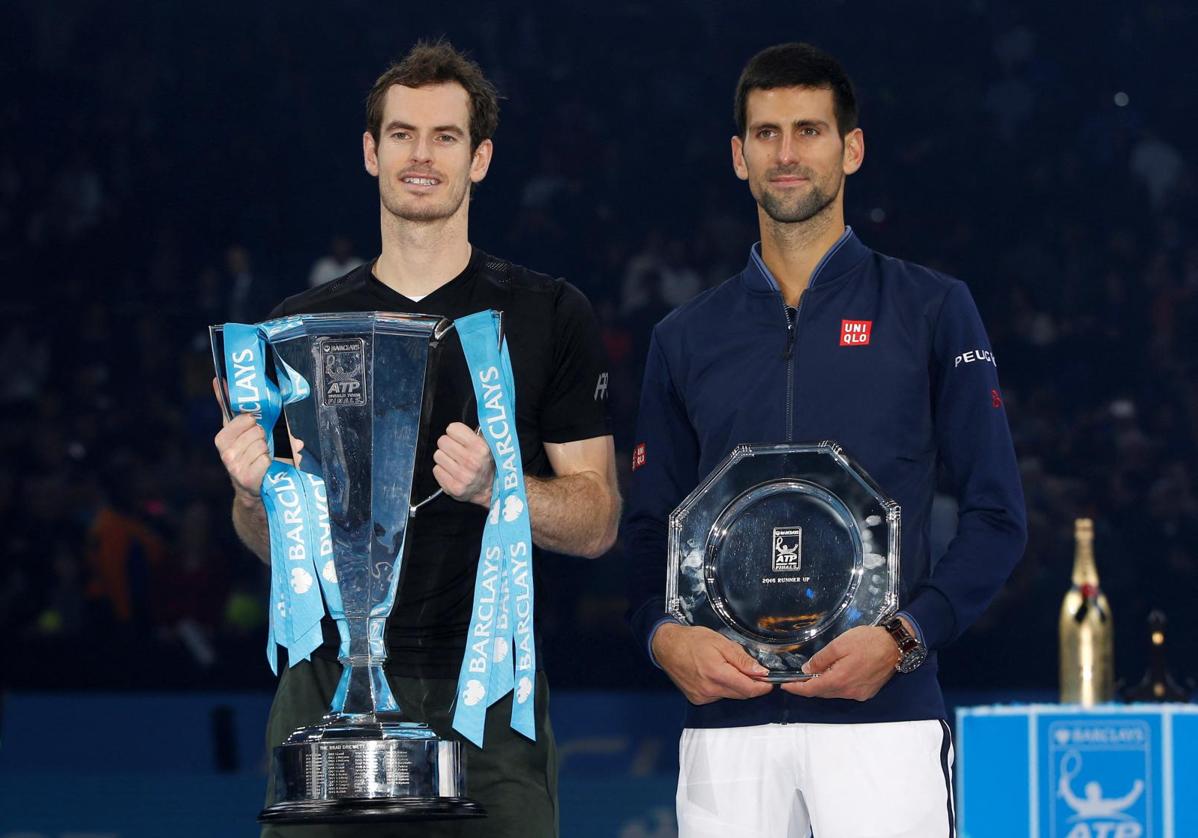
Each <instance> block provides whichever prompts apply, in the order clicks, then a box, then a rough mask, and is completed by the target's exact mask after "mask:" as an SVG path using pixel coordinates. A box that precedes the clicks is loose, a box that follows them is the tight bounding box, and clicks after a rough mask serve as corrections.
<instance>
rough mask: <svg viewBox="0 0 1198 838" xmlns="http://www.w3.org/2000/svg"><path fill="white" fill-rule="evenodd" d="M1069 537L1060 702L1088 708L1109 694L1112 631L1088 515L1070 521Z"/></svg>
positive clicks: (1112, 677)
mask: <svg viewBox="0 0 1198 838" xmlns="http://www.w3.org/2000/svg"><path fill="white" fill-rule="evenodd" d="M1074 539H1075V544H1074V552H1073V585H1072V586H1071V587H1070V588H1069V591H1068V592H1067V593H1066V594H1065V600H1064V602H1062V603H1061V619H1060V649H1061V701H1062V703H1065V704H1081V705H1083V706H1086V707H1091V706H1093V705H1095V704H1099V703H1101V702H1104V701H1110V700H1111V699H1112V698H1114V694H1115V674H1114V650H1113V647H1114V634H1113V630H1112V626H1111V608H1110V605H1109V604H1108V603H1107V599H1106V595H1105V594H1104V593H1103V592H1102V589H1101V588H1099V586H1098V568H1097V567H1096V566H1095V565H1094V524H1093V522H1091V521H1090V519H1089V518H1078V519H1077V520H1076V521H1075V522H1074Z"/></svg>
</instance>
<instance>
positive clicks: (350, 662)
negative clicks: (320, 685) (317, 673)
mask: <svg viewBox="0 0 1198 838" xmlns="http://www.w3.org/2000/svg"><path fill="white" fill-rule="evenodd" d="M386 623H387V618H386V617H368V616H366V617H363V616H347V617H346V618H345V619H344V620H339V621H338V628H339V629H340V630H341V653H340V655H338V659H339V660H340V661H341V665H342V666H343V667H344V670H343V671H342V673H341V682H340V683H339V684H338V685H337V692H336V694H334V696H333V703H332V706H331V707H330V708H329V709H330V711H331V713H332V715H334V716H373V715H375V714H377V713H399V712H401V711H400V708H399V703H398V702H397V701H396V700H395V695H394V694H393V693H392V692H391V685H390V684H388V683H387V674H386V672H385V671H384V669H383V664H384V663H386V660H387V646H386V643H385V642H384V629H385V628H386Z"/></svg>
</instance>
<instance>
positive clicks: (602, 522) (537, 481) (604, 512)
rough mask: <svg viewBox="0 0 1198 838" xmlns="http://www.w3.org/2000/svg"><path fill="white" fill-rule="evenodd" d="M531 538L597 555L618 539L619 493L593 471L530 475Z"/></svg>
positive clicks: (577, 552)
mask: <svg viewBox="0 0 1198 838" xmlns="http://www.w3.org/2000/svg"><path fill="white" fill-rule="evenodd" d="M525 482H526V483H527V487H528V511H529V519H530V521H531V523H532V540H533V543H534V544H536V545H537V546H538V547H541V548H544V549H546V550H552V551H553V552H555V553H566V554H568V555H571V556H583V557H585V558H588V559H595V558H598V557H599V556H602V555H603V554H604V553H606V552H607V551H608V550H609V549H611V546H612V544H614V543H615V541H616V530H617V528H618V525H619V520H620V495H619V491H618V490H617V489H616V487H615V485H614V484H613V485H608V484H607V482H606V481H605V480H604V479H603V478H602V477H601V476H600V475H599V474H598V473H597V472H591V471H585V472H580V473H577V474H568V475H565V476H562V477H551V478H548V479H542V478H538V477H527V478H526V481H525Z"/></svg>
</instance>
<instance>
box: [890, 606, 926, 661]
mask: <svg viewBox="0 0 1198 838" xmlns="http://www.w3.org/2000/svg"><path fill="white" fill-rule="evenodd" d="M882 628H884V629H886V631H888V632H890V636H891V637H893V638H894V642H895V643H897V644H898V647H899V661H898V663H896V664H895V665H894V668H895V669H897V670H898V671H899V672H914V671H915V670H917V669H919V665H920V664H921V663H923V662H924V660H925V659H926V658H927V656H928V647H927V646H924V645H923V643H921V642H920V640H919V638H918V637H916V636H915V635H913V634H912V633H911V632H909V631H907V627H906V626H905V625H903V621H902V620H900V619H899V618H898V617H891V618H890V619H889V620H886V621H885V622H884V623H882Z"/></svg>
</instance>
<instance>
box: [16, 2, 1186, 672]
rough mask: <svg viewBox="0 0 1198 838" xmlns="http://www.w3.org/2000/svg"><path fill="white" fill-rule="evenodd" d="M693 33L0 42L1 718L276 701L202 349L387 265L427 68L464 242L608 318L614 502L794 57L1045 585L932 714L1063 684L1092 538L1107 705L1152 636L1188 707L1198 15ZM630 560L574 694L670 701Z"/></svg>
mask: <svg viewBox="0 0 1198 838" xmlns="http://www.w3.org/2000/svg"><path fill="white" fill-rule="evenodd" d="M676 5H677V8H676V9H674V11H673V12H668V11H667V7H671V4H665V5H664V6H662V5H660V4H650V5H644V4H638V3H629V2H625V3H619V2H617V3H614V4H606V5H604V6H603V7H602V8H598V9H597V8H592V7H591V6H589V5H588V6H584V5H583V4H580V3H574V2H568V3H565V4H564V5H560V4H559V5H558V6H555V10H554V11H553V12H552V13H549V12H545V13H534V12H532V11H527V10H525V11H517V10H516V9H514V8H513V9H512V10H509V12H508V13H507V14H506V15H505V16H503V17H498V16H495V15H494V14H490V13H489V12H488V9H487V7H486V6H484V4H480V3H470V2H467V3H465V4H464V6H463V8H462V9H460V10H459V11H460V14H456V15H455V17H454V19H453V20H452V21H448V22H446V21H442V20H439V19H437V18H436V17H435V16H434V13H433V12H429V11H424V12H414V11H413V10H411V9H405V10H403V12H402V14H401V13H400V11H399V10H396V11H394V12H388V11H387V10H380V9H378V8H376V7H375V6H377V4H366V3H365V2H350V3H345V4H337V5H334V4H316V3H309V2H301V3H300V4H299V5H298V6H297V5H296V4H295V3H294V2H293V3H289V4H282V3H277V2H276V3H266V4H256V5H255V6H254V7H253V8H252V9H247V8H243V7H240V6H238V7H236V8H234V7H233V6H232V5H231V4H228V3H215V4H208V5H205V6H203V7H202V8H200V7H195V8H190V9H189V10H187V11H184V10H183V9H182V8H175V7H172V6H171V5H170V4H166V5H163V4H150V3H134V4H128V5H125V6H120V7H117V8H114V7H112V6H110V5H108V4H103V5H102V4H97V3H92V2H84V0H75V1H74V2H67V3H58V4H35V3H33V2H31V0H26V2H18V3H15V4H8V5H6V6H5V7H4V8H3V9H0V30H4V31H6V32H7V38H8V40H9V41H11V42H14V43H17V44H20V45H21V48H20V49H11V50H6V52H7V59H6V62H5V65H4V66H3V67H0V81H3V82H5V89H6V91H8V92H7V93H6V95H5V96H4V98H3V100H2V102H0V134H2V135H3V137H4V138H5V141H4V142H3V143H0V276H2V277H3V278H4V280H5V287H6V289H7V292H6V294H5V295H4V296H3V298H0V316H2V322H3V324H4V327H3V330H2V331H0V345H2V346H3V347H4V352H3V355H2V356H0V357H3V359H4V363H3V367H2V370H3V372H2V374H0V451H2V453H3V458H2V464H0V629H2V631H3V634H4V637H5V638H6V639H5V645H6V647H7V648H9V649H10V650H11V654H10V655H9V656H8V660H9V665H8V666H7V667H5V668H4V669H3V671H0V687H3V686H6V685H7V686H16V687H24V688H31V687H65V686H104V687H116V686H142V685H145V686H148V685H166V686H201V685H209V686H245V685H259V684H265V683H268V682H269V678H270V676H269V672H268V670H267V667H266V665H265V661H264V659H263V658H264V655H263V653H262V649H263V645H264V643H265V606H264V603H265V590H266V586H267V582H266V576H265V570H264V568H263V566H262V565H261V564H260V563H259V562H258V561H257V560H256V559H254V558H253V557H252V556H250V555H249V553H248V552H246V551H245V550H244V549H242V548H241V547H240V546H239V545H238V543H237V541H236V538H235V537H234V535H233V533H232V530H231V527H230V524H229V516H228V504H229V501H230V499H231V490H230V488H229V484H228V480H227V477H226V476H225V474H224V471H223V469H222V467H221V465H220V463H219V461H218V460H217V457H216V455H215V452H214V449H213V446H212V437H213V435H214V434H215V432H216V430H217V429H218V428H219V425H220V414H219V411H218V409H217V407H216V403H215V401H214V399H213V397H212V390H211V375H212V373H211V369H212V362H211V354H210V350H209V345H208V335H207V326H208V325H209V324H212V323H221V322H226V321H254V320H259V319H262V318H263V317H264V316H265V314H266V313H267V312H268V311H269V310H270V309H271V308H272V307H273V305H274V303H275V302H277V301H278V300H279V299H280V298H281V297H282V296H283V295H286V294H291V293H295V292H297V291H299V290H301V289H302V288H304V287H305V286H306V285H308V284H310V283H311V284H317V283H319V282H323V281H327V280H328V279H330V278H332V277H335V276H338V275H340V274H341V273H344V272H345V271H347V270H349V269H350V268H351V267H353V266H354V265H356V264H358V263H359V262H360V260H362V259H367V258H370V257H371V256H373V255H374V253H375V250H376V248H377V215H376V212H377V199H376V193H375V186H374V183H373V181H371V180H370V179H369V178H368V177H367V176H366V175H365V174H364V173H363V172H362V169H361V157H360V154H361V152H360V134H361V130H362V122H363V116H362V110H363V108H362V101H363V97H364V95H365V92H366V90H367V89H368V88H369V86H370V83H371V82H372V81H373V78H374V77H375V75H377V74H378V73H379V72H381V70H382V69H383V68H384V67H385V64H386V62H387V61H388V60H389V59H391V58H393V57H396V56H398V55H400V54H402V53H403V51H405V50H406V48H407V47H408V46H409V45H410V44H411V43H412V42H413V41H414V40H416V39H417V38H418V37H422V36H429V35H433V36H436V35H441V34H446V35H448V36H449V37H450V38H451V39H452V40H453V41H454V42H455V43H456V45H458V46H459V47H462V48H465V49H467V50H468V51H470V52H471V53H472V54H473V55H474V57H476V58H477V59H478V60H479V62H480V63H481V64H482V65H483V67H484V69H485V70H486V71H487V72H488V73H489V74H490V75H491V76H492V78H493V79H494V80H495V82H496V83H497V85H498V87H499V89H500V91H501V93H502V94H503V95H504V97H505V100H504V102H503V104H502V108H503V110H502V116H501V124H500V129H499V133H498V134H497V136H496V157H495V164H494V166H493V168H492V172H491V174H490V176H489V177H488V179H487V181H486V182H485V183H484V184H483V185H482V188H481V189H480V190H479V191H478V194H477V196H476V202H475V205H474V208H473V211H472V225H473V226H472V230H471V238H472V240H473V241H474V242H476V243H477V244H479V245H480V246H482V247H483V248H485V249H486V250H488V251H489V252H493V253H497V254H502V255H504V256H507V257H509V258H512V259H514V260H516V261H519V262H522V263H524V264H528V265H529V266H531V267H534V268H536V269H538V270H543V271H546V272H551V273H554V274H558V275H563V276H566V277H567V278H569V279H570V280H571V281H572V282H574V283H575V284H576V285H578V286H579V287H580V288H582V289H583V290H584V291H585V292H586V293H587V295H588V296H589V297H590V299H591V300H592V302H593V304H594V307H595V310H596V312H597V314H598V316H599V318H600V321H601V324H602V329H603V341H604V345H605V348H606V350H607V352H608V355H609V357H610V361H611V378H610V387H609V392H610V393H611V408H612V411H613V417H614V420H615V428H616V441H617V446H618V448H619V450H620V454H619V457H620V463H621V466H622V467H626V465H627V459H628V451H629V449H630V448H631V446H632V444H633V443H634V441H635V440H634V439H633V423H634V421H635V413H636V405H637V399H638V390H639V383H640V374H641V369H642V364H643V358H644V355H645V351H646V346H647V341H648V334H649V330H650V328H651V327H652V325H653V324H654V323H655V322H656V321H657V320H659V319H660V318H661V317H662V316H664V314H665V313H667V312H668V311H669V310H670V309H671V308H673V307H674V306H676V305H678V304H680V303H682V302H684V301H686V300H687V299H689V298H690V297H692V296H694V295H695V294H696V293H698V292H700V291H702V290H703V289H705V288H708V287H711V286H712V285H714V284H716V283H718V282H720V281H722V280H723V279H724V278H726V277H727V276H729V275H731V274H732V273H734V272H735V271H737V270H739V268H740V266H741V265H742V264H743V262H744V260H745V258H746V256H747V251H748V247H749V245H750V244H751V243H752V242H753V240H754V239H755V238H756V219H755V213H754V205H753V204H752V202H751V199H750V198H749V197H748V195H747V189H746V188H745V187H744V186H743V184H741V183H740V182H738V181H736V180H735V178H734V177H733V176H732V173H731V169H730V164H729V159H728V137H729V136H730V135H731V133H732V130H733V129H732V127H731V92H732V88H733V85H734V83H735V79H736V74H737V72H738V71H739V68H740V66H741V64H742V63H743V62H744V60H746V59H747V58H748V57H749V56H750V55H751V54H752V53H753V52H755V51H756V50H757V49H758V48H760V47H762V46H764V45H767V44H769V43H772V42H776V41H778V40H783V39H794V40H799V39H805V40H811V41H813V42H815V43H817V44H819V45H821V46H823V47H825V48H827V49H829V50H830V51H832V52H833V53H834V54H837V55H838V56H839V57H840V58H841V59H842V61H843V62H844V63H845V64H846V66H847V69H848V70H849V73H850V75H852V76H853V77H854V79H855V81H856V83H857V86H858V88H859V96H860V100H861V110H862V125H863V127H864V129H865V135H866V140H867V157H866V164H865V168H864V169H863V171H862V172H861V173H860V174H858V175H856V176H855V177H854V178H853V179H852V180H850V181H849V184H848V198H847V209H848V218H849V221H850V223H851V224H852V225H853V227H854V228H855V229H856V231H857V232H858V234H859V235H860V236H861V238H862V239H863V240H864V241H865V242H866V243H867V244H869V245H871V246H873V247H875V248H876V249H879V250H881V251H883V252H886V253H889V254H891V255H895V256H899V257H902V258H908V259H913V260H915V261H920V262H923V263H925V264H929V265H931V266H933V267H936V268H938V269H941V270H944V271H946V272H948V273H951V274H953V275H955V276H958V277H960V278H962V279H964V280H966V281H967V282H968V283H969V285H970V288H971V289H972V291H973V293H974V296H975V297H976V299H977V300H978V304H979V307H980V309H981V311H982V314H983V318H984V319H985V321H986V323H987V326H988V328H989V331H990V336H991V339H992V342H993V345H994V350H995V355H996V358H997V361H998V366H999V372H1000V377H1001V379H1002V382H1003V385H1004V394H1003V395H1004V399H1005V402H1006V407H1007V412H1008V415H1009V416H1010V419H1011V423H1012V429H1013V431H1014V435H1015V440H1016V445H1017V448H1018V453H1019V457H1020V462H1021V466H1022V471H1023V477H1024V486H1025V491H1026V494H1027V502H1028V512H1029V518H1030V522H1031V537H1030V541H1029V546H1028V550H1027V554H1026V557H1025V559H1024V561H1023V562H1022V564H1021V565H1020V567H1019V568H1018V570H1017V571H1016V572H1015V575H1014V577H1013V579H1012V581H1011V582H1010V584H1009V585H1008V586H1007V588H1006V590H1005V591H1004V592H1003V593H1002V594H1001V595H1000V597H999V599H998V600H997V601H996V602H995V604H994V606H993V607H992V608H991V609H990V610H989V612H987V614H986V615H985V617H983V619H982V621H981V622H980V623H979V624H978V625H977V626H976V627H975V628H974V630H973V631H972V632H971V633H970V634H969V635H967V636H966V638H964V639H963V640H962V641H960V642H959V643H958V644H956V646H955V647H953V648H951V649H950V650H948V651H947V652H946V653H945V655H944V657H945V662H944V663H943V664H942V668H943V669H944V670H945V680H946V682H947V683H948V684H949V685H951V686H957V687H969V688H977V689H988V688H997V687H999V686H1029V687H1051V686H1052V685H1053V684H1054V683H1055V667H1056V652H1055V649H1056V622H1057V613H1058V608H1059V605H1060V600H1061V597H1062V595H1063V594H1064V592H1065V589H1066V587H1067V586H1068V583H1069V570H1070V562H1071V560H1072V544H1071V538H1072V521H1073V519H1074V518H1075V517H1077V516H1079V515H1088V516H1093V517H1094V518H1095V519H1096V525H1097V532H1098V540H1097V550H1098V566H1099V571H1100V573H1101V575H1102V583H1103V587H1104V589H1105V590H1106V591H1107V594H1108V596H1109V598H1110V601H1111V603H1112V607H1113V610H1114V614H1115V621H1116V638H1117V669H1118V671H1119V674H1120V676H1121V677H1123V678H1125V679H1127V680H1129V681H1135V680H1138V678H1139V675H1140V671H1141V670H1142V668H1143V666H1144V661H1145V646H1146V642H1147V640H1146V630H1144V629H1143V621H1144V619H1145V617H1146V615H1147V613H1148V610H1149V609H1150V608H1152V607H1157V608H1161V609H1162V610H1164V611H1165V613H1166V614H1167V615H1168V617H1169V619H1170V632H1169V642H1170V645H1171V647H1172V652H1171V655H1172V660H1173V666H1174V669H1175V670H1177V671H1179V672H1180V673H1182V674H1184V675H1195V674H1198V610H1196V609H1194V608H1193V607H1192V601H1193V599H1194V597H1195V594H1196V593H1198V491H1196V488H1195V475H1196V474H1198V450H1196V444H1195V440H1196V439H1198V364H1196V362H1195V356H1196V352H1195V347H1196V346H1198V344H1196V343H1195V340H1194V338H1193V335H1195V334H1198V239H1195V238H1193V237H1192V231H1193V230H1194V229H1195V221H1196V220H1198V219H1196V218H1195V215H1196V213H1195V210H1196V208H1198V203H1196V201H1195V197H1196V194H1198V190H1196V184H1195V181H1194V169H1193V160H1192V157H1191V158H1189V159H1187V157H1186V153H1184V152H1183V149H1185V148H1186V146H1185V141H1186V140H1188V138H1189V137H1191V136H1192V135H1193V131H1192V129H1193V127H1194V125H1193V123H1194V121H1195V116H1194V113H1195V110H1194V108H1193V107H1192V106H1193V104H1194V103H1193V94H1192V91H1191V90H1190V88H1189V82H1188V81H1186V79H1185V77H1184V74H1180V73H1175V72H1172V71H1170V70H1169V69H1168V68H1169V67H1171V66H1174V67H1175V66H1181V65H1182V62H1184V61H1185V60H1186V59H1188V57H1189V51H1190V46H1189V44H1190V43H1191V42H1192V41H1193V39H1194V37H1195V36H1198V25H1196V20H1195V18H1194V16H1193V14H1192V13H1191V12H1189V11H1187V10H1186V7H1185V4H1184V3H1181V2H1150V3H1147V4H1140V5H1135V6H1129V7H1128V8H1126V9H1123V10H1119V11H1106V12H1101V13H1099V12H1092V10H1090V9H1089V8H1088V7H1086V8H1085V9H1082V7H1080V6H1078V8H1073V6H1074V5H1076V4H1069V3H1067V4H1065V5H1064V6H1062V7H1054V8H1053V9H1037V10H1034V11H1028V12H1027V13H1026V14H1022V13H1020V14H1017V13H1014V12H1012V11H1010V6H1009V4H998V3H989V2H983V1H982V0H979V2H975V3H972V4H961V7H960V8H956V9H955V10H954V11H949V10H947V9H945V8H941V7H939V6H938V7H937V8H936V9H935V10H932V9H931V7H929V12H928V15H929V17H928V20H927V21H924V22H922V23H921V22H920V21H919V20H918V17H919V14H918V13H912V12H911V10H909V9H905V8H904V9H900V8H898V7H894V8H891V7H890V6H889V4H887V5H882V4H879V5H878V7H877V8H876V9H874V10H872V11H870V12H869V14H868V25H867V24H866V23H865V22H863V21H862V20H861V18H864V17H866V13H865V12H864V11H863V10H861V9H860V8H858V7H857V6H850V5H848V4H842V3H830V4H819V6H820V8H818V9H815V10H806V11H793V12H788V13H787V15H788V16H786V15H782V16H779V13H776V12H772V13H766V12H765V11H764V10H765V9H767V8H770V7H762V14H761V15H760V16H758V17H755V16H754V15H753V14H747V13H745V10H744V9H741V8H740V7H739V6H737V7H735V8H734V7H733V6H731V5H727V6H726V7H725V4H711V5H710V6H701V7H695V6H694V5H693V4H676ZM804 5H815V4H804ZM747 8H751V7H747ZM933 11H934V19H933V17H932V14H933ZM1079 12H1084V14H1080V15H1079V14H1078V13H1079ZM933 21H934V22H933ZM899 32H901V33H903V37H902V38H898V37H897V35H896V33H899ZM1187 103H1188V104H1187ZM941 508H942V509H943V510H944V511H945V512H946V515H945V516H944V517H945V520H947V521H948V523H946V524H944V525H943V527H942V531H940V532H938V533H937V536H938V537H940V538H941V539H942V540H943V538H947V537H948V533H950V532H951V511H952V510H951V501H949V500H948V499H947V498H946V499H945V503H944V504H943V505H942V507H941ZM938 526H939V525H938ZM618 553H619V547H618V545H617V548H616V549H615V550H614V551H613V555H611V556H609V557H606V558H605V559H603V560H600V561H598V562H593V563H584V562H582V561H579V560H573V559H565V558H563V559H560V560H558V559H555V560H554V561H553V562H552V567H551V568H547V570H549V577H550V585H551V591H552V592H551V593H549V594H546V595H545V596H543V597H541V598H540V603H541V604H542V605H543V606H545V613H544V615H543V616H544V625H545V627H546V628H548V629H549V630H548V631H546V632H545V637H546V639H547V644H548V652H549V654H548V664H547V665H548V667H549V669H550V670H551V671H552V672H554V673H555V682H556V683H558V684H560V685H563V686H583V685H585V686H602V685H610V686H633V685H637V684H640V683H644V682H645V679H646V678H647V677H657V676H656V675H651V674H650V673H651V670H650V669H649V668H648V666H647V665H644V664H643V663H642V661H641V660H640V657H639V656H638V653H637V652H636V651H635V650H634V649H633V647H632V643H631V641H630V640H628V639H627V636H626V632H625V630H624V628H623V625H622V613H623V609H624V601H623V590H624V586H623V575H624V566H623V563H622V561H621V560H620V558H619V555H618ZM583 647H586V648H590V649H606V650H607V652H606V655H605V656H604V655H601V656H600V658H602V659H601V660H596V657H595V656H594V655H590V656H588V658H587V660H586V661H583V660H581V655H579V654H577V653H576V651H575V650H577V649H580V648H583ZM629 660H633V661H635V663H634V665H632V666H629V665H628V661H629Z"/></svg>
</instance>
